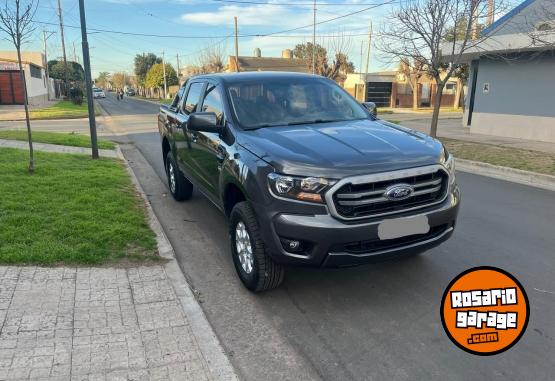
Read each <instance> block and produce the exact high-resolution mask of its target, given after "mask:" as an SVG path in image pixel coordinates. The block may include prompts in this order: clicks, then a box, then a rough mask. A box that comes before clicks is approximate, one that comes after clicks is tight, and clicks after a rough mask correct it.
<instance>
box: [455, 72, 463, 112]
mask: <svg viewBox="0 0 555 381" xmlns="http://www.w3.org/2000/svg"><path fill="white" fill-rule="evenodd" d="M461 94H462V81H461V79H460V78H457V88H456V90H455V100H454V102H453V108H454V109H458V108H459V105H460V104H461Z"/></svg>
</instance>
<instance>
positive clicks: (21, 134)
mask: <svg viewBox="0 0 555 381" xmlns="http://www.w3.org/2000/svg"><path fill="white" fill-rule="evenodd" d="M0 139H8V140H23V141H27V131H26V130H0ZM33 142H36V143H49V144H56V145H61V146H73V147H85V148H90V146H91V138H90V137H89V136H87V135H80V134H76V133H73V132H71V133H61V132H46V131H33ZM98 148H100V149H115V148H116V145H115V143H113V142H111V141H109V140H103V139H99V140H98Z"/></svg>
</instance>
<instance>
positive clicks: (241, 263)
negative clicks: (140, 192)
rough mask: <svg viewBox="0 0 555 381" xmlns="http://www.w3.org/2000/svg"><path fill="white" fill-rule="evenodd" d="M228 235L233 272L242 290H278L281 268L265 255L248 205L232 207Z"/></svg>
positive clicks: (253, 215) (243, 203)
mask: <svg viewBox="0 0 555 381" xmlns="http://www.w3.org/2000/svg"><path fill="white" fill-rule="evenodd" d="M229 234H230V238H231V253H232V256H233V263H234V264H235V270H236V271H237V274H238V275H239V278H240V279H241V282H243V284H244V285H245V287H246V288H248V289H249V290H251V291H254V292H260V291H265V290H270V289H273V288H276V287H278V286H279V285H280V284H281V282H282V281H283V275H284V270H283V266H281V265H279V264H277V263H275V262H274V261H273V260H272V258H271V257H270V256H269V255H268V253H267V252H266V249H265V246H264V241H263V240H262V237H261V235H260V227H259V224H258V220H257V218H256V215H255V214H254V211H253V209H252V207H251V206H250V204H249V203H248V202H246V201H243V202H239V203H237V204H236V205H235V206H234V207H233V210H232V211H231V215H230V219H229Z"/></svg>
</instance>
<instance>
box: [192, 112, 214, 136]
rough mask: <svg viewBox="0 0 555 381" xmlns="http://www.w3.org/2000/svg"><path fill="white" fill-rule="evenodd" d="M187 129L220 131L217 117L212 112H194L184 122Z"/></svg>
mask: <svg viewBox="0 0 555 381" xmlns="http://www.w3.org/2000/svg"><path fill="white" fill-rule="evenodd" d="M185 123H186V125H187V129H188V130H189V131H204V132H221V130H222V127H221V126H218V117H217V116H216V114H215V113H213V112H194V113H192V114H191V115H189V119H188V120H187V122H185Z"/></svg>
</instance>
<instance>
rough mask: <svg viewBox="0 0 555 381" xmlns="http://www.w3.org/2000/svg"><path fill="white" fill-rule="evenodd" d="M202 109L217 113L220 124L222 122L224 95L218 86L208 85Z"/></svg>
mask: <svg viewBox="0 0 555 381" xmlns="http://www.w3.org/2000/svg"><path fill="white" fill-rule="evenodd" d="M202 111H204V112H213V113H215V114H216V116H217V117H218V124H222V122H223V117H224V107H223V105H222V96H221V94H220V91H219V88H218V87H217V86H214V85H209V86H208V88H207V90H206V96H205V98H204V102H202Z"/></svg>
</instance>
